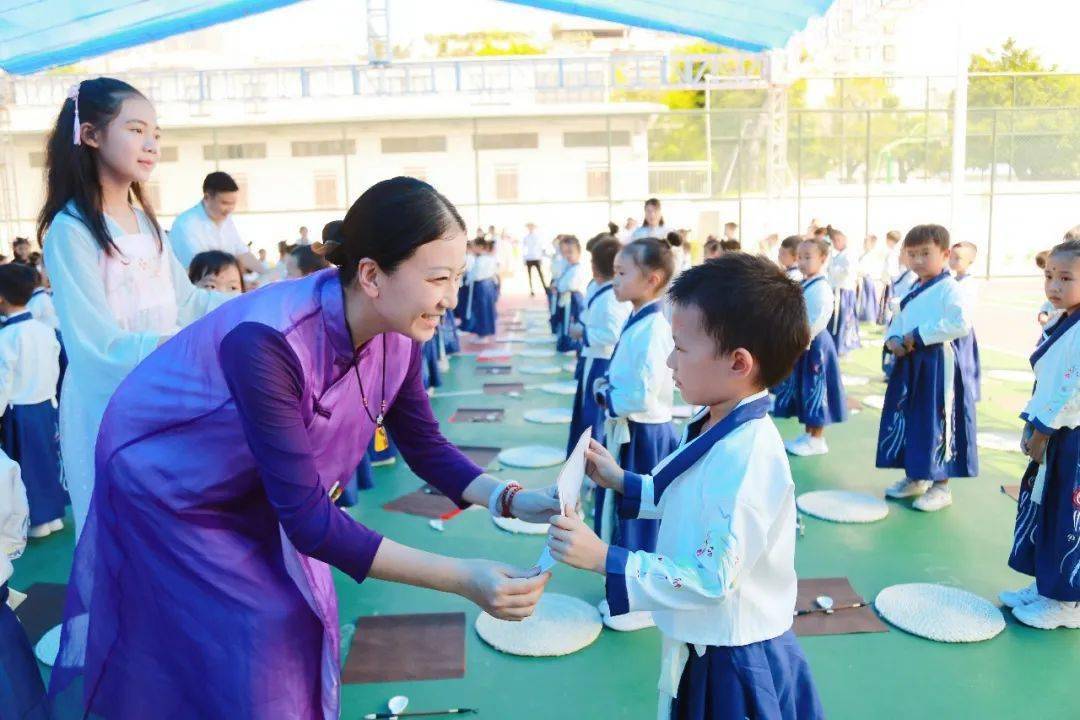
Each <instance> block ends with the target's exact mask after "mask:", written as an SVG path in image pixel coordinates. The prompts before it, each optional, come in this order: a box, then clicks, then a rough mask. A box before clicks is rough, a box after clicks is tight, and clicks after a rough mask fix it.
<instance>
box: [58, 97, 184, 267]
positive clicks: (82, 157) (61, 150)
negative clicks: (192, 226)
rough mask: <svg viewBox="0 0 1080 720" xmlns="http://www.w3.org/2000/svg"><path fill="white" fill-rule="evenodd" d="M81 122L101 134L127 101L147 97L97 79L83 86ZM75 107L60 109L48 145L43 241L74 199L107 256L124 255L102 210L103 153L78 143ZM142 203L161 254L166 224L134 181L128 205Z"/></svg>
mask: <svg viewBox="0 0 1080 720" xmlns="http://www.w3.org/2000/svg"><path fill="white" fill-rule="evenodd" d="M77 97H78V100H77V102H78V103H79V108H78V109H79V122H80V123H81V124H87V123H89V124H90V125H92V126H94V128H95V129H96V130H98V132H104V130H105V126H107V125H108V124H109V123H110V122H111V121H112V120H113V118H115V117H116V116H117V115H118V114H119V113H120V107H121V106H122V105H123V104H124V100H126V99H128V98H132V97H136V98H143V99H145V98H146V96H145V95H143V94H142V93H141V92H139V91H138V90H136V89H135V88H133V87H132V86H131V85H128V84H127V83H126V82H124V81H122V80H116V79H114V78H105V77H100V78H95V79H93V80H83V81H82V82H81V83H79V86H78V94H77ZM75 103H76V100H73V99H72V98H68V99H67V100H64V104H63V105H62V106H61V107H60V114H59V115H58V116H57V118H56V124H55V126H54V127H53V130H52V133H50V134H49V139H48V142H47V143H46V145H45V204H44V205H42V207H41V213H40V214H39V215H38V221H37V239H38V244H39V245H40V244H41V243H42V241H43V239H44V238H45V233H46V232H48V230H49V226H50V225H52V222H53V220H54V219H55V218H56V216H57V214H59V213H60V212H61V211H62V210H63V209H64V206H65V205H66V204H67V203H68V201H69V200H70V201H74V203H75V209H76V210H77V211H78V215H79V220H81V221H82V222H83V224H85V225H86V227H87V228H88V229H89V230H90V234H91V235H92V236H93V238H94V240H95V241H97V244H98V247H100V248H101V249H102V250H103V251H104V252H105V253H106V254H107V255H111V254H112V253H113V252H119V250H118V249H117V247H116V245H115V244H114V243H113V240H112V236H111V235H109V228H108V224H107V223H106V222H105V213H104V212H103V210H102V207H101V180H100V177H99V175H98V171H99V168H98V153H97V149H96V148H92V147H90V146H89V145H87V144H86V143H80V144H79V145H76V144H75V127H74V125H75ZM132 201H136V202H138V204H139V206H140V207H141V208H142V210H143V212H145V213H146V217H147V219H149V220H150V224H151V225H152V226H153V228H154V234H155V235H156V236H157V241H158V251H159V252H160V251H161V250H162V248H163V246H162V241H161V226H160V225H158V221H157V217H156V216H155V215H154V209H153V208H152V207H151V206H150V201H149V199H148V198H147V197H146V195H145V193H143V189H142V186H140V185H139V183H137V182H133V183H131V189H130V191H129V192H128V202H132Z"/></svg>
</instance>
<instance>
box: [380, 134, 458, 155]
mask: <svg viewBox="0 0 1080 720" xmlns="http://www.w3.org/2000/svg"><path fill="white" fill-rule="evenodd" d="M379 143H380V145H381V146H382V151H383V154H386V155H389V154H393V153H420V152H446V136H445V135H421V136H417V137H384V138H381V139H380V140H379Z"/></svg>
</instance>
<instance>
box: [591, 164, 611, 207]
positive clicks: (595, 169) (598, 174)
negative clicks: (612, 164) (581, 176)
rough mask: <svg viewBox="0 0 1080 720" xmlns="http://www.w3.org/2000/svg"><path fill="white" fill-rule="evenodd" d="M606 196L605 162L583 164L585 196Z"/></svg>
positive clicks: (601, 197)
mask: <svg viewBox="0 0 1080 720" xmlns="http://www.w3.org/2000/svg"><path fill="white" fill-rule="evenodd" d="M607 196H608V167H607V164H606V163H595V164H589V165H586V166H585V197H587V198H588V199H589V200H602V199H604V198H606V197H607Z"/></svg>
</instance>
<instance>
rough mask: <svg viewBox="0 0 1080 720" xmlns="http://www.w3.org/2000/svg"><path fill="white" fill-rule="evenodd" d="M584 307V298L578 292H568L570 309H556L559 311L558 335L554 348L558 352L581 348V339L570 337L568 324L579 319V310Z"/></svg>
mask: <svg viewBox="0 0 1080 720" xmlns="http://www.w3.org/2000/svg"><path fill="white" fill-rule="evenodd" d="M584 309H585V298H584V297H583V296H582V294H581V293H579V292H574V293H570V309H569V311H567V309H566V308H565V307H561V308H559V310H558V313H559V319H560V321H559V337H558V339H557V340H556V341H555V350H556V351H558V352H570V351H571V350H574V351H580V350H581V344H582V343H581V340H574V339H573V338H571V337H570V326H571V325H573V324H574V323H576V322H578V321H579V320H580V319H581V311H582V310H584Z"/></svg>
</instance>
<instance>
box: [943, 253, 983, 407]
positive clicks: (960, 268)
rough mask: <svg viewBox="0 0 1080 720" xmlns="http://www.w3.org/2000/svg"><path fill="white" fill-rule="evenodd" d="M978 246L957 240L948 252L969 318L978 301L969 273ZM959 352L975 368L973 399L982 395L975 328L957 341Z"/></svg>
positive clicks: (980, 369)
mask: <svg viewBox="0 0 1080 720" xmlns="http://www.w3.org/2000/svg"><path fill="white" fill-rule="evenodd" d="M978 252H979V248H977V247H976V246H975V244H974V243H969V242H967V241H962V242H958V243H956V244H955V245H953V246H952V251H951V252H950V253H949V270H951V271H952V274H953V277H954V278H956V282H957V283H958V284H959V285H960V296H961V297H962V298H963V299H964V305H965V306H966V309H965V312H966V313H967V316H968V317H969V318H972V319H974V317H975V306H976V305H977V304H978V302H979V286H978V284H977V283H978V282H979V281H978V280H976V279H975V277H974V276H972V274H971V264H972V263H973V262H975V256H976V255H978ZM957 348H958V350H959V352H961V353H963V354H964V355H965V356H966V360H965V361H964V362H966V363H968V364H970V365H971V366H972V367H973V368H975V400H979V399H980V398H981V396H982V363H981V362H980V361H979V341H978V340H977V339H976V338H975V328H974V327H972V328H971V332H970V333H968V335H967V337H964V338H961V339H960V340H959V341H957Z"/></svg>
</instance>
